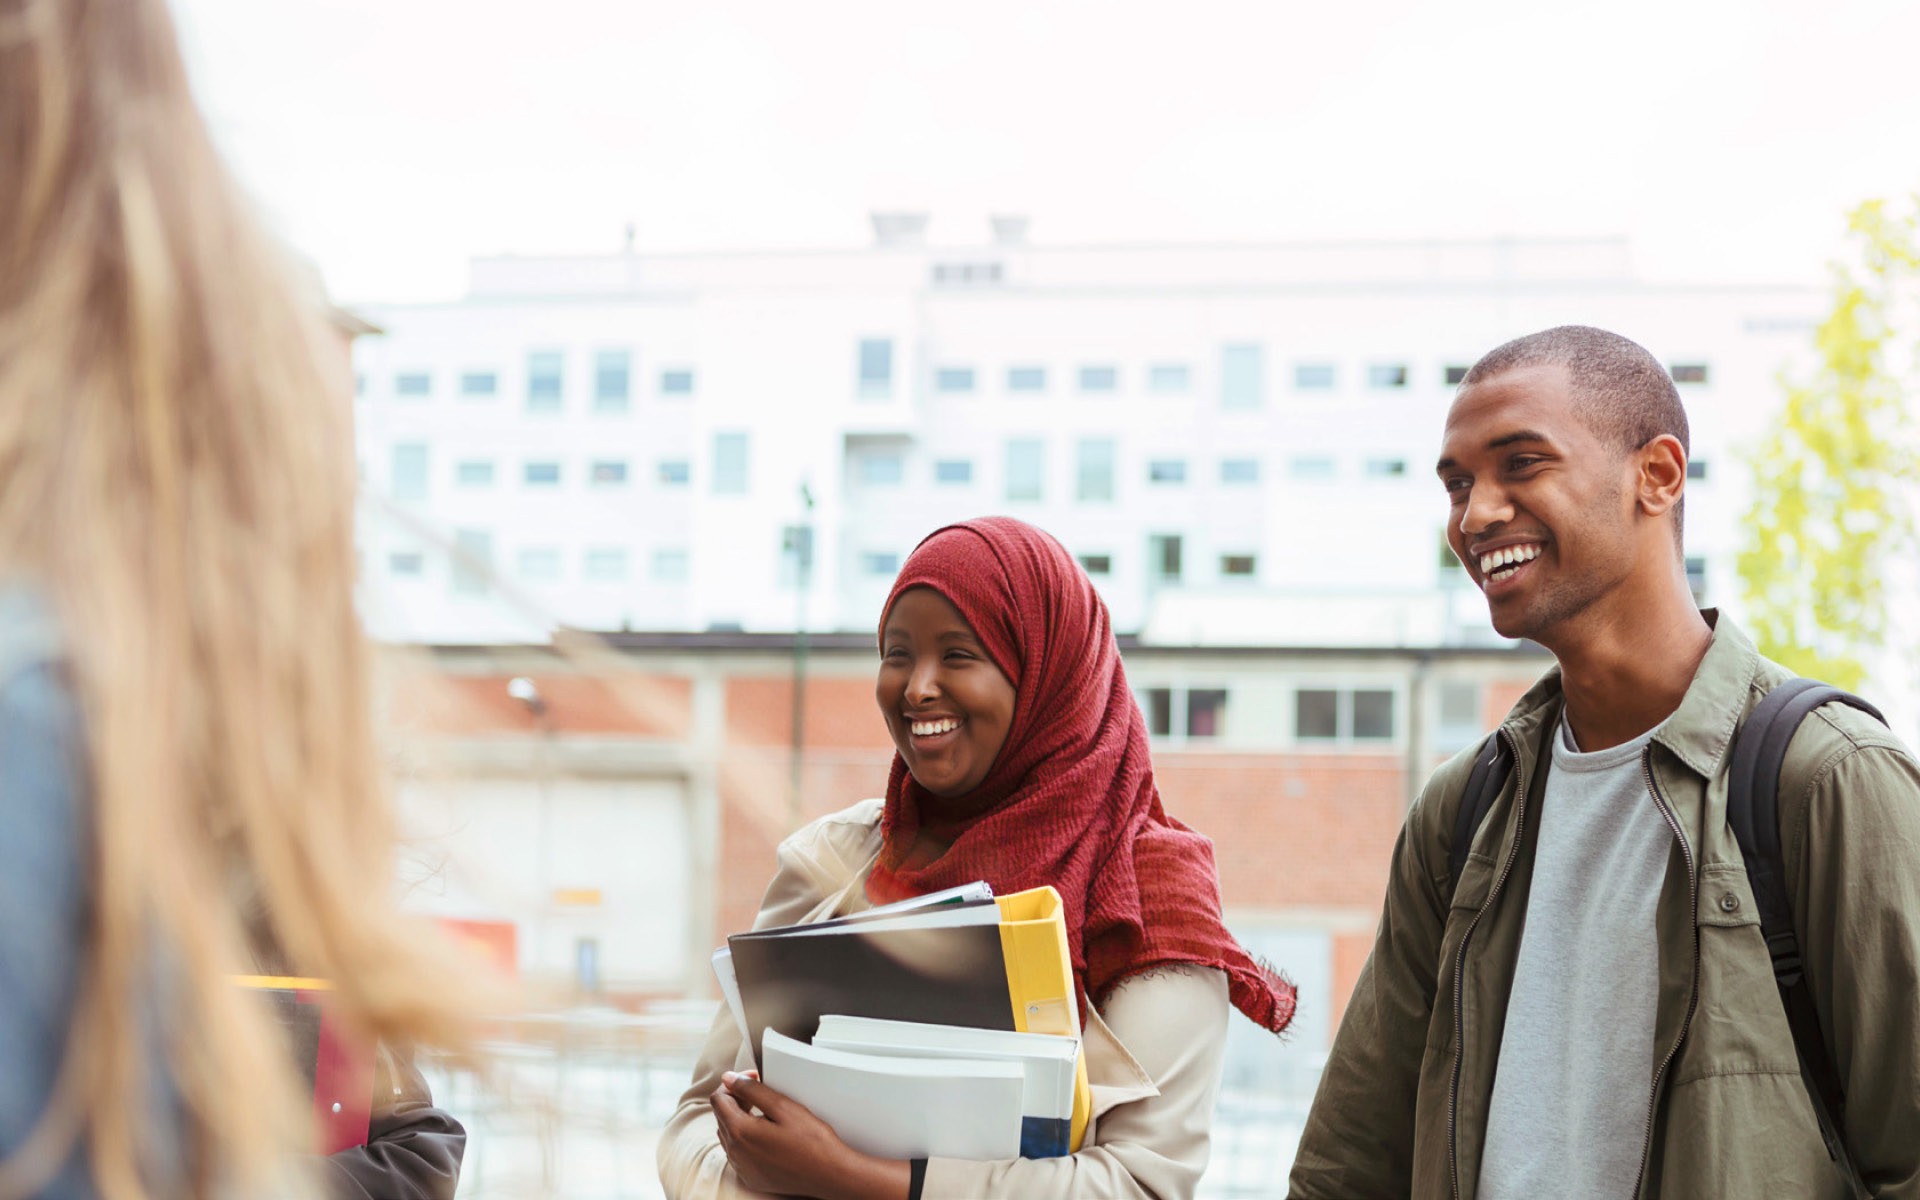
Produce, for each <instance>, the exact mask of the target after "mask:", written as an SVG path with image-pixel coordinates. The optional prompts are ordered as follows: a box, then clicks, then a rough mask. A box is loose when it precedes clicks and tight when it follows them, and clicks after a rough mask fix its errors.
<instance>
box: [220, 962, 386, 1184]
mask: <svg viewBox="0 0 1920 1200" xmlns="http://www.w3.org/2000/svg"><path fill="white" fill-rule="evenodd" d="M242 982H243V986H245V987H248V988H250V989H252V990H253V991H254V993H255V994H256V995H258V996H259V997H260V998H261V999H262V1000H264V1001H265V1002H266V1003H267V1005H268V1006H269V1008H270V1009H271V1011H272V1012H273V1014H274V1016H275V1017H276V1018H277V1019H278V1021H279V1022H280V1027H281V1029H282V1030H283V1032H284V1034H285V1037H286V1039H287V1042H288V1047H289V1049H290V1050H291V1051H292V1052H293V1061H294V1065H295V1066H296V1067H298V1068H299V1071H300V1080H301V1082H302V1083H303V1084H304V1085H305V1087H306V1088H307V1091H308V1093H309V1094H310V1095H312V1097H313V1115H314V1121H315V1123H316V1124H317V1126H318V1130H317V1138H318V1142H319V1149H320V1151H321V1153H323V1154H332V1153H334V1152H336V1151H339V1150H346V1149H350V1148H351V1147H354V1146H364V1145H366V1143H367V1133H368V1127H369V1123H370V1121H371V1118H372V1115H373V1076H374V1062H373V1055H372V1054H370V1053H368V1052H366V1051H365V1049H364V1048H363V1047H361V1046H358V1045H356V1044H354V1042H353V1041H352V1040H351V1039H349V1038H347V1037H346V1036H345V1035H344V1034H343V1033H342V1032H341V1030H340V1029H339V1028H338V1026H337V1024H336V1023H335V1021H334V1020H333V1015H332V1013H331V1012H330V1011H329V1010H328V1008H327V1005H326V989H325V988H324V987H303V986H299V985H301V984H306V983H312V982H313V981H310V980H295V979H278V978H271V977H260V976H253V977H249V978H248V979H246V980H243V981H242Z"/></svg>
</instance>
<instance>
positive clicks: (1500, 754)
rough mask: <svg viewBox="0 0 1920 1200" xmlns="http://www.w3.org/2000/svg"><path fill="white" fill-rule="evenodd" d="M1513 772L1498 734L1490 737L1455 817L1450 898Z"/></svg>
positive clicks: (1449, 868) (1482, 747)
mask: <svg viewBox="0 0 1920 1200" xmlns="http://www.w3.org/2000/svg"><path fill="white" fill-rule="evenodd" d="M1512 772H1513V759H1512V757H1511V756H1510V755H1509V754H1508V753H1507V744H1506V742H1505V741H1504V740H1503V739H1502V738H1501V737H1500V735H1499V734H1498V733H1497V732H1496V733H1490V734H1488V735H1487V740H1486V741H1485V742H1482V743H1481V745H1480V753H1479V754H1477V755H1475V756H1474V759H1473V770H1472V772H1471V773H1469V774H1468V776H1467V786H1466V788H1465V789H1464V790H1462V791H1461V793H1460V809H1459V811H1458V812H1456V813H1455V814H1454V817H1453V845H1452V846H1450V847H1449V848H1448V850H1447V894H1448V895H1449V896H1451V895H1452V894H1453V889H1455V888H1457V887H1459V886H1460V872H1461V871H1462V870H1464V869H1465V868H1466V865H1467V851H1468V850H1469V849H1471V848H1472V847H1473V835H1474V832H1475V831H1476V830H1478V829H1479V828H1480V822H1481V821H1482V820H1484V819H1485V818H1486V815H1487V809H1489V808H1491V807H1492V806H1493V798H1494V797H1495V796H1498V795H1499V794H1500V789H1501V788H1503V787H1505V786H1506V784H1507V776H1508V775H1509V774H1511V773H1512Z"/></svg>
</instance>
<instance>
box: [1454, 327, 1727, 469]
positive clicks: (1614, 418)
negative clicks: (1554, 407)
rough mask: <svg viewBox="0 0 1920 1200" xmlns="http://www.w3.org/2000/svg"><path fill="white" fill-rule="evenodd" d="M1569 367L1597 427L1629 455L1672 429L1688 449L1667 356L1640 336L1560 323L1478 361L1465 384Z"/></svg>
mask: <svg viewBox="0 0 1920 1200" xmlns="http://www.w3.org/2000/svg"><path fill="white" fill-rule="evenodd" d="M1546 366H1557V367H1564V368H1566V371H1567V378H1568V380H1569V381H1570V382H1571V383H1572V384H1573V398H1574V404H1575V405H1576V406H1577V407H1578V408H1579V410H1580V415H1581V417H1582V418H1583V419H1584V420H1585V421H1586V422H1587V425H1588V427H1589V428H1591V429H1592V430H1593V431H1594V432H1595V433H1597V434H1599V435H1600V436H1601V437H1602V438H1604V439H1606V440H1607V441H1608V442H1609V443H1611V444H1612V445H1613V446H1614V447H1615V448H1617V449H1618V450H1619V451H1620V452H1621V453H1622V454H1625V453H1628V452H1630V451H1634V450H1638V449H1639V448H1640V447H1642V446H1644V445H1646V444H1647V443H1648V442H1650V441H1652V440H1653V439H1655V438H1657V437H1660V436H1661V435H1663V434H1672V435H1673V436H1674V437H1675V438H1678V439H1679V441H1680V448H1681V449H1682V450H1687V449H1688V448H1689V447H1688V443H1687V410H1686V409H1685V408H1683V407H1682V406H1681V404H1680V391H1679V389H1678V388H1676V387H1674V386H1673V376H1671V375H1669V374H1668V373H1667V369H1666V368H1665V367H1663V366H1661V365H1660V360H1659V359H1657V358H1655V357H1654V356H1653V355H1651V354H1649V353H1647V351H1646V348H1645V347H1643V346H1641V345H1640V344H1639V343H1638V342H1634V341H1630V340H1629V339H1627V338H1623V337H1621V336H1620V335H1619V334H1617V333H1608V332H1607V331H1606V330H1604V329H1595V328H1593V327H1592V326H1591V325H1559V326H1555V327H1554V328H1552V329H1543V330H1541V331H1540V332H1539V333H1530V334H1528V335H1527V336H1525V337H1520V338H1515V339H1513V340H1512V341H1510V342H1508V343H1507V344H1506V345H1504V346H1499V347H1496V348H1495V349H1493V350H1490V351H1488V352H1487V354H1486V355H1485V356H1484V357H1482V358H1481V360H1480V361H1479V362H1477V363H1475V364H1473V368H1472V369H1471V370H1469V371H1468V372H1467V376H1466V378H1465V379H1463V380H1461V381H1460V386H1461V387H1463V388H1466V387H1472V386H1473V385H1474V384H1476V383H1481V382H1483V381H1485V380H1488V379H1492V378H1493V377H1494V376H1496V375H1504V374H1506V373H1507V372H1508V371H1513V370H1518V369H1519V368H1521V367H1546Z"/></svg>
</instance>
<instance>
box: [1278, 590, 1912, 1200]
mask: <svg viewBox="0 0 1920 1200" xmlns="http://www.w3.org/2000/svg"><path fill="white" fill-rule="evenodd" d="M1707 617H1708V620H1709V621H1713V620H1714V614H1713V613H1711V612H1709V613H1708V614H1707ZM1790 677H1791V676H1790V674H1789V672H1787V671H1786V670H1785V669H1784V668H1782V667H1780V666H1778V665H1777V664H1775V663H1772V662H1770V661H1768V660H1767V659H1764V658H1762V657H1761V656H1760V654H1759V653H1758V652H1757V651H1756V650H1755V649H1754V647H1753V643H1752V642H1750V641H1749V640H1748V639H1747V638H1746V636H1745V635H1744V634H1742V633H1741V632H1740V630H1739V629H1737V628H1736V627H1735V626H1734V625H1733V623H1732V622H1731V621H1728V620H1726V619H1724V618H1721V619H1719V620H1718V621H1717V623H1716V626H1715V634H1714V639H1713V644H1712V646H1711V647H1710V648H1709V649H1708V651H1707V654H1706V657H1705V658H1704V659H1703V660H1702V661H1701V663H1700V668H1699V670H1698V671H1697V672H1696V674H1695V675H1694V680H1693V683H1692V685H1691V686H1690V687H1689V688H1688V690H1687V694H1686V697H1685V698H1684V699H1683V700H1682V701H1681V703H1680V707H1679V708H1678V709H1677V710H1676V711H1675V712H1674V714H1673V715H1672V717H1671V718H1669V719H1668V720H1667V721H1666V722H1665V724H1663V725H1662V726H1661V728H1660V729H1659V731H1658V732H1656V733H1655V735H1654V737H1653V740H1652V742H1651V743H1650V745H1649V746H1648V748H1647V751H1646V754H1645V756H1644V758H1643V759H1642V765H1643V768H1644V771H1645V775H1646V781H1647V787H1648V790H1649V791H1650V793H1651V795H1652V799H1653V801H1654V802H1655V803H1656V804H1658V805H1659V807H1660V809H1661V813H1662V815H1663V816H1664V817H1665V818H1666V819H1667V823H1668V824H1669V825H1670V826H1671V827H1672V829H1673V835H1674V838H1673V851H1672V854H1671V856H1670V857H1669V860H1668V865H1667V875H1666V883H1665V885H1664V887H1663V888H1662V890H1661V893H1660V902H1659V908H1658V913H1657V916H1656V921H1657V924H1658V928H1659V940H1660V983H1659V988H1660V995H1659V998H1658V1002H1657V1008H1656V1017H1655V1023H1654V1059H1653V1061H1652V1062H1650V1063H1648V1064H1647V1088H1648V1092H1649V1095H1650V1096H1651V1098H1652V1108H1651V1117H1650V1119H1649V1121H1648V1127H1647V1134H1646V1140H1645V1143H1644V1148H1643V1156H1644V1157H1643V1161H1642V1167H1641V1183H1640V1188H1639V1195H1640V1196H1642V1197H1646V1198H1648V1200H1651V1198H1653V1197H1666V1198H1668V1200H1682V1198H1685V1200H1694V1198H1706V1197H1730V1198H1731V1197H1742V1198H1746V1197H1757V1196H1780V1197H1794V1198H1796V1200H1827V1198H1829V1197H1831V1198H1834V1200H1842V1198H1844V1197H1845V1196H1847V1194H1848V1189H1847V1186H1846V1184H1845V1182H1844V1180H1843V1178H1842V1176H1841V1175H1840V1172H1839V1171H1838V1169H1837V1168H1836V1167H1835V1166H1834V1164H1833V1163H1832V1161H1831V1160H1830V1159H1829V1158H1828V1156H1827V1152H1826V1148H1825V1146H1824V1145H1823V1143H1822V1142H1821V1138H1820V1132H1819V1126H1818V1124H1817V1123H1816V1121H1815V1118H1814V1113H1813V1105H1812V1101H1811V1099H1810V1098H1809V1096H1808V1093H1807V1089H1806V1086H1805V1084H1804V1083H1803V1082H1802V1080H1801V1076H1800V1070H1799V1067H1798V1064H1797V1059H1796V1056H1795V1051H1794V1044H1793V1036H1792V1034H1791V1033H1790V1032H1789V1030H1788V1026H1787V1019H1786V1013H1785V1010H1784V1008H1783V1007H1782V1005H1781V1002H1780V994H1779V992H1778V990H1777V989H1776V988H1775V986H1774V982H1773V973H1772V966H1771V962H1770V959H1769V958H1768V954H1767V949H1766V946H1765V944H1764V943H1763V941H1762V940H1761V936H1760V925H1759V920H1760V918H1759V915H1758V913H1757V911H1756V909H1755V906H1754V901H1753V893H1752V891H1751V889H1750V888H1749V886H1748V883H1747V873H1746V867H1745V864H1744V860H1743V859H1742V858H1741V855H1740V847H1739V844H1738V843H1737V842H1736V841H1735V840H1734V836H1733V832H1732V830H1731V829H1729V828H1728V826H1727V820H1726V801H1727V763H1728V749H1729V745H1730V743H1731V741H1732V739H1733V735H1734V731H1735V730H1736V729H1737V728H1738V727H1739V724H1740V722H1741V720H1742V719H1744V717H1745V716H1746V714H1747V713H1748V712H1749V711H1751V709H1752V708H1753V706H1754V705H1755V704H1756V703H1758V702H1759V700H1760V698H1761V697H1762V696H1763V695H1765V694H1766V692H1767V691H1768V690H1769V689H1771V688H1772V687H1774V686H1775V685H1777V684H1779V683H1782V682H1784V681H1785V680H1786V679H1788V678H1790ZM1561 705H1562V696H1561V690H1560V678H1559V673H1558V671H1557V670H1555V671H1550V672H1549V673H1548V674H1547V675H1546V677H1545V678H1543V679H1542V680H1541V681H1540V682H1539V683H1538V684H1536V685H1535V686H1534V688H1533V689H1532V690H1531V691H1529V692H1528V693H1527V694H1526V696H1524V697H1523V698H1522V699H1521V700H1520V702H1519V703H1518V704H1517V705H1515V706H1514V709H1513V711H1512V712H1511V713H1510V714H1508V717H1507V719H1506V721H1505V723H1504V724H1502V725H1501V726H1500V729H1499V736H1500V737H1502V738H1503V739H1505V740H1506V742H1507V745H1508V748H1509V749H1510V750H1511V751H1512V752H1513V754H1514V755H1515V769H1514V771H1513V774H1512V776H1511V778H1510V779H1509V781H1508V783H1507V785H1506V787H1505V789H1504V790H1503V791H1502V793H1501V794H1500V796H1499V797H1497V798H1496V799H1495V801H1494V803H1493V805H1492V807H1491V808H1490V809H1489V810H1488V813H1487V816H1486V819H1485V820H1484V821H1483V822H1482V823H1481V825H1480V829H1479V831H1478V833H1477V834H1476V835H1475V837H1474V842H1473V847H1472V851H1471V853H1470V854H1469V855H1468V858H1467V863H1466V866H1465V867H1464V868H1463V869H1462V871H1461V878H1460V881H1459V885H1458V887H1457V888H1453V889H1452V890H1451V899H1450V900H1449V880H1448V851H1449V847H1450V845H1451V843H1452V840H1453V827H1454V817H1455V814H1456V812H1457V811H1458V808H1459V804H1460V794H1461V792H1462V791H1463V790H1464V789H1465V787H1466V781H1467V775H1468V772H1469V771H1470V769H1471V767H1472V759H1473V754H1474V751H1473V750H1468V751H1465V752H1463V753H1461V754H1460V755H1458V756H1456V757H1455V758H1454V759H1453V760H1452V761H1451V762H1449V763H1447V764H1446V765H1445V766H1443V767H1441V768H1440V769H1439V770H1438V771H1437V772H1435V774H1434V776H1433V778H1432V779H1431V780H1430V781H1429V782H1428V784H1427V786H1426V788H1425V789H1424V790H1423V791H1422V793H1421V795H1420V798H1419V799H1418V800H1417V801H1416V802H1415V803H1414V806H1413V808H1412V810H1411V811H1410V812H1409V813H1408V815H1407V821H1406V825H1405V827H1404V828H1403V829H1402V830H1401V833H1400V839H1399V842H1398V844H1397V845H1396V846H1395V847H1394V851H1393V861H1392V869H1391V874H1390V877H1389V881H1388V884H1387V896H1386V906H1385V909H1384V912H1383V913H1382V915H1381V919H1380V932H1379V936H1378V939H1377V940H1376V941H1375V943H1374V947H1373V953H1372V956H1371V957H1370V958H1369V959H1368V960H1367V965H1366V967H1365V968H1364V969H1363V970H1362V971H1361V973H1360V979H1359V982H1358V984H1357V985H1356V986H1355V989H1354V994H1353V998H1352V1000H1351V1001H1350V1002H1349V1004H1348V1007H1347V1012H1346V1017H1345V1019H1344V1020H1342V1021H1341V1024H1340V1032H1339V1034H1338V1035H1337V1036H1336V1037H1335V1039H1334V1045H1333V1051H1332V1054H1331V1056H1330V1057H1329V1059H1328V1061H1327V1067H1326V1073H1325V1075H1324V1076H1323V1077H1322V1079H1321V1082H1320V1090H1319V1094H1318V1095H1317V1096H1316V1097H1315V1099H1314V1104H1313V1111H1312V1113H1311V1114H1310V1115H1309V1117H1308V1119H1307V1126H1306V1130H1305V1132H1304V1133H1303V1134H1302V1136H1301V1140H1300V1148H1299V1153H1298V1155H1297V1157H1296V1158H1295V1162H1294V1168H1293V1176H1292V1181H1291V1186H1290V1188H1289V1195H1290V1196H1294V1197H1299V1198H1302V1200H1368V1198H1371V1197H1399V1196H1417V1197H1458V1198H1459V1200H1473V1197H1474V1194H1475V1191H1476V1190H1477V1184H1478V1180H1479V1175H1480V1156H1481V1151H1482V1149H1483V1147H1484V1145H1485V1140H1486V1122H1487V1110H1488V1102H1489V1101H1490V1099H1491V1098H1492V1095H1493V1079H1494V1072H1495V1069H1496V1066H1497V1059H1498V1058H1499V1054H1500V1035H1501V1030H1502V1028H1503V1026H1504V1023H1505V1019H1506V1002H1507V995H1508V992H1509V990H1510V988H1511V985H1512V983H1513V971H1514V963H1515V961H1516V959H1517V958H1518V957H1519V949H1520V930H1521V925H1522V923H1523V920H1524V918H1525V915H1526V909H1527V893H1528V887H1529V883H1530V880H1531V876H1532V869H1533V851H1534V843H1535V839H1536V837H1537V831H1538V828H1539V822H1538V820H1537V816H1538V812H1539V804H1540V801H1539V796H1538V789H1539V783H1538V774H1537V772H1538V767H1539V764H1540V762H1541V761H1542V758H1543V755H1544V754H1545V752H1546V750H1547V748H1548V747H1549V746H1550V745H1551V742H1550V740H1549V739H1550V738H1551V736H1552V734H1553V732H1554V729H1555V727H1556V725H1557V724H1558V721H1559V717H1560V709H1561ZM1476 749H1477V747H1476ZM1780 824H1781V841H1782V846H1783V850H1784V854H1785V858H1786V867H1787V876H1788V887H1789V890H1790V893H1791V895H1792V897H1793V905H1794V918H1795V926H1796V928H1797V931H1798V933H1799V936H1800V945H1801V950H1802V954H1803V956H1804V958H1805V962H1806V970H1807V978H1808V980H1809V981H1810V983H1811V985H1812V988H1813V992H1814V996H1815V1000H1816V1007H1817V1008H1818V1010H1819V1013H1820V1024H1821V1029H1822V1031H1823V1033H1824V1034H1825V1037H1826V1040H1827V1045H1828V1046H1829V1047H1830V1048H1831V1050H1832V1053H1833V1058H1834V1061H1835V1065H1836V1066H1837V1067H1838V1068H1839V1071H1840V1075H1841V1079H1842V1080H1843V1082H1844V1085H1845V1089H1846V1096H1847V1118H1846V1129H1845V1131H1844V1132H1845V1137H1846V1141H1847V1144H1848V1146H1849V1147H1850V1148H1851V1150H1852V1153H1853V1155H1854V1157H1855V1161H1856V1163H1857V1164H1858V1166H1859V1167H1860V1170H1861V1173H1862V1174H1863V1175H1864V1177H1865V1179H1866V1182H1867V1185H1868V1188H1869V1190H1870V1191H1871V1192H1872V1193H1873V1194H1874V1195H1875V1196H1881V1197H1909V1198H1920V765H1917V764H1916V763H1915V761H1914V758H1913V756H1912V755H1911V754H1909V753H1908V752H1907V751H1906V750H1905V749H1904V748H1903V747H1902V746H1901V745H1900V744H1899V742H1897V741H1896V740H1895V739H1894V738H1893V737H1892V736H1891V735H1890V734H1889V733H1888V732H1887V730H1886V729H1884V728H1883V727H1882V726H1880V725H1879V724H1878V723H1876V722H1875V721H1874V720H1873V719H1872V718H1871V717H1869V716H1866V715H1865V714H1863V713H1859V712H1856V711H1854V710H1853V709H1850V708H1845V707H1842V706H1840V705H1829V706H1827V707H1825V708H1821V709H1819V710H1817V711H1816V712H1815V713H1814V714H1813V715H1812V716H1810V717H1809V718H1808V719H1807V720H1806V722H1805V723H1803V724H1802V725H1801V727H1800V731H1799V733H1798V734H1797V735H1796V736H1795V737H1794V739H1793V742H1792V744H1791V746H1790V747H1789V749H1788V753H1787V759H1786V763H1785V766H1784V769H1783V771H1782V773H1781V786H1780ZM1567 1036H1568V1037H1578V1036H1580V1031H1579V1030H1577V1029H1569V1030H1567Z"/></svg>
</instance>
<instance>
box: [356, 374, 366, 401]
mask: <svg viewBox="0 0 1920 1200" xmlns="http://www.w3.org/2000/svg"><path fill="white" fill-rule="evenodd" d="M353 394H354V395H356V396H364V395H366V394H367V373H366V372H365V371H356V372H354V376H353Z"/></svg>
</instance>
